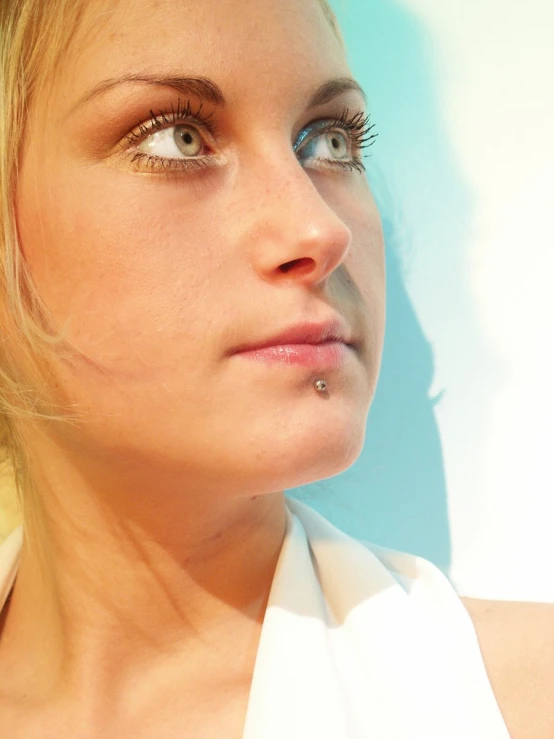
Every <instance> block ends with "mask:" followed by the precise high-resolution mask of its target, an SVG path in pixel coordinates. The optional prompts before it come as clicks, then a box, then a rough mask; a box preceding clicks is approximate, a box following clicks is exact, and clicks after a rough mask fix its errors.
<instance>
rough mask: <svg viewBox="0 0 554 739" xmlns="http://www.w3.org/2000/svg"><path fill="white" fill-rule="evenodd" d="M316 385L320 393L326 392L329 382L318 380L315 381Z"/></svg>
mask: <svg viewBox="0 0 554 739" xmlns="http://www.w3.org/2000/svg"><path fill="white" fill-rule="evenodd" d="M314 387H315V389H316V390H317V392H318V393H324V392H325V391H326V390H327V383H326V382H325V380H316V381H315V382H314Z"/></svg>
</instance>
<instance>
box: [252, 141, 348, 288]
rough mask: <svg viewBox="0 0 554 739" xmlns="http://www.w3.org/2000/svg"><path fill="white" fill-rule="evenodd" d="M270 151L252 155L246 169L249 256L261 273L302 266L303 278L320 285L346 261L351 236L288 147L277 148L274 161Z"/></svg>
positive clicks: (272, 153) (338, 184)
mask: <svg viewBox="0 0 554 739" xmlns="http://www.w3.org/2000/svg"><path fill="white" fill-rule="evenodd" d="M275 149H276V147H275V146H273V148H272V152H271V154H270V155H267V152H266V154H265V155H264V154H263V153H261V152H257V155H256V156H253V157H252V160H251V162H250V166H249V167H248V169H249V170H250V178H249V187H251V188H252V202H253V204H254V207H253V211H252V215H253V218H254V221H253V223H252V225H253V231H252V233H251V236H252V238H253V241H254V243H255V247H254V251H253V256H254V258H255V259H256V263H257V266H258V267H259V269H262V270H264V271H266V272H267V271H272V270H276V269H278V268H280V267H281V266H282V265H285V264H290V263H294V262H300V261H302V263H303V270H302V273H303V276H304V278H305V279H312V280H317V281H321V280H323V279H324V278H325V277H326V276H327V275H328V274H329V273H330V272H332V271H333V270H334V269H336V267H337V266H338V265H339V264H340V263H341V262H342V261H343V260H344V259H345V257H346V254H347V253H348V250H349V247H350V243H351V240H352V234H351V231H350V229H349V227H348V225H347V224H346V223H345V222H344V221H343V220H342V218H341V217H340V215H339V214H338V213H336V212H335V210H334V209H333V208H332V207H331V205H330V204H329V203H328V202H327V200H326V199H325V197H324V195H323V194H322V192H321V191H320V189H318V187H317V186H316V184H315V183H314V180H313V179H312V178H311V177H310V175H309V173H308V171H307V170H305V169H304V168H303V167H302V165H301V163H300V162H299V161H298V159H297V158H296V155H295V154H294V151H293V150H292V147H290V148H289V149H288V151H283V149H281V151H280V153H279V156H275ZM329 174H330V175H331V176H333V173H329ZM321 176H322V177H325V174H324V173H322V174H321ZM322 182H323V180H322ZM335 186H336V187H340V183H339V182H337V183H336V185H335ZM308 267H309V268H308ZM282 271H283V270H281V272H282Z"/></svg>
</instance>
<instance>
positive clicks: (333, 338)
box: [232, 321, 353, 354]
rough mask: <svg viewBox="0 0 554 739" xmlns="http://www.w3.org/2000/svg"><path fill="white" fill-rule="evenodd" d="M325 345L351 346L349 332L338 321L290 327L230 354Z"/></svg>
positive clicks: (238, 348)
mask: <svg viewBox="0 0 554 739" xmlns="http://www.w3.org/2000/svg"><path fill="white" fill-rule="evenodd" d="M325 343H340V344H345V345H346V346H352V345H353V341H352V338H351V336H350V332H349V331H348V330H347V329H346V327H345V326H344V325H343V324H342V322H340V321H329V322H327V323H320V324H315V323H302V324H297V325H295V326H291V327H289V328H287V329H285V330H283V331H281V332H279V333H277V334H275V335H274V336H271V337H269V338H264V339H261V340H260V341H254V342H252V343H248V344H243V345H241V346H239V347H237V348H235V349H233V351H232V354H241V353H244V352H252V351H256V350H260V349H268V348H270V347H286V346H299V345H312V346H315V345H318V344H325Z"/></svg>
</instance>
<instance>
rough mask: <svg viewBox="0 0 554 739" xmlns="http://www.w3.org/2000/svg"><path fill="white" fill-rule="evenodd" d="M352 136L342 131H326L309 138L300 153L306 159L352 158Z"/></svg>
mask: <svg viewBox="0 0 554 739" xmlns="http://www.w3.org/2000/svg"><path fill="white" fill-rule="evenodd" d="M351 148H352V144H351V141H350V137H349V136H348V135H347V134H346V133H344V132H342V131H324V132H323V133H320V134H316V135H315V136H314V137H313V138H312V139H309V141H308V143H307V144H305V145H304V146H303V147H302V148H301V150H300V153H301V154H302V156H303V158H306V159H329V160H330V161H344V160H349V159H351V158H352V153H351V151H350V150H351Z"/></svg>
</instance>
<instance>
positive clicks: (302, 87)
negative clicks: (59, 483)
mask: <svg viewBox="0 0 554 739" xmlns="http://www.w3.org/2000/svg"><path fill="white" fill-rule="evenodd" d="M350 77H351V73H350V71H349V69H348V66H347V63H346V60H345V56H344V54H343V52H342V50H341V48H340V45H339V43H338V41H337V40H336V38H335V36H334V34H333V32H332V30H331V28H330V27H329V25H328V24H327V21H326V20H325V18H324V16H323V13H322V11H321V8H320V6H319V3H318V2H317V0H279V1H278V2H275V0H226V1H225V2H222V0H202V2H200V3H199V2H193V0H179V1H177V2H176V1H175V0H118V2H110V3H107V2H94V1H91V2H88V3H87V4H86V11H85V14H84V17H83V19H82V22H81V24H80V26H79V28H78V30H77V32H76V34H75V36H74V38H73V39H72V42H71V46H70V49H69V53H68V54H67V55H65V57H64V58H63V60H62V64H61V66H60V68H59V70H58V71H57V73H56V75H55V77H54V79H52V80H50V81H49V84H48V86H46V87H45V88H44V90H43V91H42V95H41V97H39V98H38V99H36V100H35V101H34V103H33V106H32V107H31V110H30V115H29V119H28V128H27V130H26V135H25V145H24V149H23V153H22V168H21V176H20V182H19V188H18V194H17V195H18V200H17V217H18V228H19V232H20V237H21V244H22V249H23V252H24V255H25V259H26V261H27V263H28V265H29V267H30V270H31V274H32V276H33V279H34V281H35V283H36V285H37V289H38V292H39V294H40V295H41V296H42V298H43V300H44V302H45V303H46V305H47V307H48V308H49V309H50V311H51V313H52V314H53V315H54V317H55V318H56V320H57V321H58V322H59V324H60V325H64V324H66V322H68V323H67V326H68V338H69V339H70V341H71V342H72V343H73V345H74V346H75V347H76V349H77V350H78V354H76V355H75V356H74V357H73V358H71V359H61V360H60V361H59V362H57V363H56V364H55V365H54V373H55V376H56V387H57V388H58V389H59V399H60V400H63V401H64V402H66V403H69V404H71V406H72V407H77V408H78V409H79V410H81V411H83V412H84V413H85V414H86V422H85V423H84V424H83V426H82V427H81V430H80V431H79V433H78V434H75V432H74V430H72V429H71V428H70V427H65V426H64V427H59V426H58V427H56V428H55V429H52V430H51V432H52V433H53V434H56V436H57V441H58V442H59V443H61V444H62V445H63V446H64V447H65V449H66V450H69V451H71V450H72V451H78V452H79V454H80V455H85V456H90V458H91V459H92V458H94V459H96V460H104V461H106V462H107V463H110V464H111V463H113V461H114V460H115V459H117V460H119V461H120V462H121V463H123V464H124V463H127V462H129V463H134V464H137V465H139V466H140V465H144V464H155V465H158V466H161V467H164V466H167V467H170V468H172V469H173V470H175V469H177V470H179V469H181V470H182V471H183V473H184V474H186V475H187V476H188V479H189V480H190V481H191V483H193V484H194V483H196V484H198V485H201V484H209V485H212V486H218V485H223V486H225V487H226V488H228V489H231V488H232V487H233V486H235V485H236V487H237V490H241V491H244V492H247V493H252V492H264V491H267V492H269V491H274V490H279V489H282V488H287V487H293V486H296V485H300V484H303V483H306V482H309V481H312V480H315V479H319V478H324V477H328V476H330V475H333V474H335V473H337V472H339V471H341V470H342V469H344V468H345V467H346V466H347V465H349V464H350V463H351V462H352V461H354V459H355V458H356V456H357V455H358V453H359V451H360V448H361V445H362V442H363V435H364V429H365V420H366V415H367V411H368V407H369V403H370V399H371V397H372V395H373V392H374V389H375V384H376V378H377V373H378V365H379V361H380V354H381V344H382V334H383V323H384V267H383V237H382V230H381V224H380V219H379V215H378V212H377V210H376V207H375V204H374V201H373V198H372V196H371V193H370V190H369V187H368V185H367V184H366V180H365V178H364V176H363V174H361V173H360V172H358V171H357V169H356V167H355V166H354V165H355V164H356V162H355V160H356V159H357V158H358V157H359V154H360V152H359V151H358V148H357V139H359V138H360V136H363V135H364V132H363V131H362V130H361V126H360V125H358V126H357V127H356V123H357V122H359V119H360V117H361V116H358V118H357V119H356V114H358V113H359V112H360V111H362V110H363V107H364V100H363V97H362V96H361V94H360V92H358V91H357V90H355V89H353V86H352V85H350V86H349V85H344V84H335V85H329V84H328V83H329V82H331V81H334V80H344V78H350ZM191 79H192V80H193V81H190V80H191ZM199 80H200V81H199ZM322 86H326V87H322ZM314 96H315V98H316V99H314ZM345 111H347V112H345ZM330 129H331V130H332V132H331V133H330ZM333 322H334V323H335V324H336V328H337V329H338V330H339V333H341V334H342V337H343V339H344V340H345V341H348V342H349V343H351V344H352V346H350V347H347V348H346V349H345V347H344V346H342V347H341V346H340V345H339V346H337V345H335V346H334V347H331V349H332V351H328V349H329V347H327V349H325V348H324V347H321V346H320V347H319V349H315V350H314V349H313V347H312V349H311V350H307V351H304V353H303V354H302V352H300V353H298V352H296V350H293V349H274V350H268V351H265V352H261V353H259V352H258V353H256V352H254V353H244V352H238V353H237V350H238V349H241V348H245V347H251V346H255V345H260V344H264V343H267V342H269V343H273V344H275V343H279V340H276V339H274V338H273V337H275V336H277V335H279V334H282V333H283V332H284V331H287V330H288V329H291V328H298V327H299V326H300V327H302V326H304V328H305V325H306V324H312V328H314V327H315V329H316V334H317V329H319V328H321V327H322V326H324V325H326V324H330V323H333ZM320 338H325V336H320ZM312 339H313V337H312ZM313 340H317V336H316V339H313ZM280 341H281V344H282V343H283V341H284V342H285V343H289V344H290V343H291V342H292V343H295V342H296V341H299V342H302V341H304V339H302V338H301V337H297V339H294V338H292V339H290V338H289V339H284V340H280ZM304 349H305V347H304ZM336 349H339V350H340V351H339V352H338V355H337V352H336V351H335V352H334V353H333V351H334V350H336ZM329 355H332V356H329ZM318 378H322V379H324V380H326V382H327V386H328V391H327V392H326V393H318V392H316V391H315V390H314V384H313V383H314V381H315V380H316V379H318Z"/></svg>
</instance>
